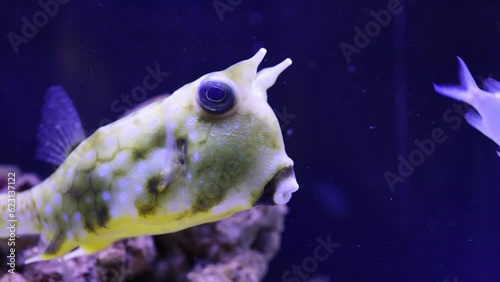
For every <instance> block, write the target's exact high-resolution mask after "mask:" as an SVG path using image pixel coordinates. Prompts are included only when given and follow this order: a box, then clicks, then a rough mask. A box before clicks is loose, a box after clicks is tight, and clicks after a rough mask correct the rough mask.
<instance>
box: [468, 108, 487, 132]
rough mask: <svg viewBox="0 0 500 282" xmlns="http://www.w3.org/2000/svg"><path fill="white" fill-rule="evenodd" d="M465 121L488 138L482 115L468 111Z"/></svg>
mask: <svg viewBox="0 0 500 282" xmlns="http://www.w3.org/2000/svg"><path fill="white" fill-rule="evenodd" d="M465 119H466V120H467V122H468V123H469V124H470V125H472V126H473V127H474V128H475V129H477V130H479V131H481V132H482V133H483V134H484V135H486V136H488V134H486V128H485V126H484V123H483V118H482V117H481V115H479V114H478V113H476V112H474V111H468V112H467V113H465Z"/></svg>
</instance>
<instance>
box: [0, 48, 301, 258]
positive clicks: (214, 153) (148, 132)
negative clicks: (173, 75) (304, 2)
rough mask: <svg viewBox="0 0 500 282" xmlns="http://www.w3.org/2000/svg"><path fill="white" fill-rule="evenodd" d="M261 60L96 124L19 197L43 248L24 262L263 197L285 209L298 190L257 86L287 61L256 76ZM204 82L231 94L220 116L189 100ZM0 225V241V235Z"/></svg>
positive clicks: (21, 213) (263, 86)
mask: <svg viewBox="0 0 500 282" xmlns="http://www.w3.org/2000/svg"><path fill="white" fill-rule="evenodd" d="M264 54H265V50H264V49H262V50H260V51H259V52H258V53H257V54H256V55H255V56H254V57H253V58H251V59H249V60H245V61H242V62H240V63H238V64H235V65H233V66H231V67H230V68H228V69H226V70H223V71H220V72H214V73H209V74H207V75H204V76H202V77H200V78H199V79H197V80H196V81H194V82H192V83H190V84H187V85H185V86H183V87H182V88H180V89H179V90H177V91H175V92H174V93H173V94H172V95H171V96H169V97H167V98H164V99H161V100H158V101H155V102H153V103H150V104H148V105H147V106H144V107H141V108H139V109H137V110H136V111H133V112H132V113H130V114H129V115H127V116H125V117H123V118H121V119H119V120H117V121H116V122H114V123H111V124H109V125H107V126H104V127H101V128H99V129H98V130H97V131H96V132H94V133H93V134H92V135H91V136H90V137H88V138H87V139H85V140H84V141H83V142H81V143H80V144H79V145H78V146H76V148H75V149H74V150H73V151H71V153H70V154H69V155H68V157H67V158H66V159H65V160H64V162H63V163H62V164H61V165H60V166H59V167H58V169H57V170H56V171H55V172H54V173H53V174H52V175H51V176H50V177H48V178H47V179H45V180H44V181H43V182H42V183H40V184H39V185H37V186H35V187H34V188H32V189H31V190H29V191H26V192H24V193H22V194H20V195H18V201H19V209H18V212H17V215H18V218H19V222H20V223H19V227H20V233H22V234H27V233H35V234H36V233H40V234H41V235H42V241H43V243H44V246H45V250H44V252H43V253H42V254H40V255H38V256H36V257H33V258H30V259H28V260H27V263H31V262H35V261H38V260H48V259H53V258H56V257H60V256H62V255H65V254H67V253H68V252H70V251H71V250H73V249H74V248H77V247H78V249H76V250H74V251H72V252H71V253H69V254H68V255H66V256H65V257H67V258H72V257H76V256H79V255H84V254H92V253H95V252H97V251H99V250H101V249H103V248H105V247H107V246H109V245H110V244H111V243H113V242H114V241H116V240H118V239H121V238H127V237H134V236H140V235H154V234H164V233H169V232H175V231H178V230H182V229H185V228H188V227H191V226H194V225H198V224H202V223H207V222H213V221H217V220H220V219H223V218H226V217H228V216H230V215H232V214H234V213H235V212H238V211H241V210H246V209H249V208H251V207H252V206H254V205H255V204H256V203H258V201H259V200H260V199H262V197H263V196H265V195H267V194H270V195H271V197H272V196H273V195H274V198H273V199H274V200H272V201H274V202H275V203H278V204H282V203H286V202H287V201H288V200H289V198H290V197H291V193H293V192H294V191H296V190H297V189H298V185H297V183H296V180H295V176H294V174H293V169H292V167H293V161H292V160H291V159H290V158H289V157H288V156H287V154H286V152H285V149H284V144H283V137H282V135H281V129H280V126H279V123H278V120H277V118H276V116H275V114H274V112H273V110H272V109H271V107H270V106H269V105H268V103H267V94H266V90H267V89H268V88H269V87H270V86H272V85H273V84H274V81H275V80H276V78H277V76H278V75H279V74H280V73H281V72H282V71H283V70H284V69H285V68H286V67H287V66H289V65H290V64H291V61H290V60H289V59H287V60H285V61H284V62H282V63H281V64H278V65H277V66H275V67H272V68H268V69H264V70H262V71H260V72H258V73H257V67H258V65H259V63H260V62H261V61H262V59H263V57H264ZM207 80H216V81H222V82H224V83H227V84H228V85H230V87H231V88H232V89H233V91H234V95H235V96H236V102H235V105H234V106H233V107H232V108H231V109H230V110H229V111H228V112H227V113H225V114H224V115H220V116H214V115H212V114H208V113H206V112H205V111H204V110H203V109H201V108H200V106H199V104H198V103H199V102H198V100H197V95H198V93H199V89H200V85H201V84H203V83H204V82H205V81H207ZM283 172H287V173H283ZM2 197H3V195H1V196H0V199H1V198H2ZM268 201H269V200H268ZM0 208H2V209H4V208H5V207H4V206H2V204H1V203H0ZM3 217H4V219H5V218H6V215H5V214H3ZM3 224H5V221H3V222H0V237H6V236H8V235H7V234H6V233H5V231H1V230H2V229H1V228H2V227H3V226H2V225H3Z"/></svg>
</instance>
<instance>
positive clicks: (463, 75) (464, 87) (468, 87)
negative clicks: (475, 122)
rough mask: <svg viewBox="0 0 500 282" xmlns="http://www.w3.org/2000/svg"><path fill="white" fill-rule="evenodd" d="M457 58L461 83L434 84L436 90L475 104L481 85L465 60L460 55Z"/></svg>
mask: <svg viewBox="0 0 500 282" xmlns="http://www.w3.org/2000/svg"><path fill="white" fill-rule="evenodd" d="M457 59H458V75H459V78H460V84H459V85H439V84H434V90H435V91H436V92H438V93H440V94H442V95H444V96H447V97H450V98H453V99H455V100H458V101H462V102H465V103H468V104H470V105H472V106H474V104H475V98H476V96H477V94H478V93H479V92H482V90H481V89H479V87H478V86H477V84H476V82H475V81H474V78H473V77H472V74H471V73H470V71H469V69H468V68H467V65H466V64H465V62H464V61H463V60H462V59H461V58H460V57H458V56H457Z"/></svg>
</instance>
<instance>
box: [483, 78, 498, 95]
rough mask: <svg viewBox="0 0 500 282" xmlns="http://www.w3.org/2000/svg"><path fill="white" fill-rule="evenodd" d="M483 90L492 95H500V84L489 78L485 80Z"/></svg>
mask: <svg viewBox="0 0 500 282" xmlns="http://www.w3.org/2000/svg"><path fill="white" fill-rule="evenodd" d="M483 88H484V90H486V91H488V92H491V93H500V82H499V81H497V80H494V79H493V78H491V77H488V78H486V79H485V80H483Z"/></svg>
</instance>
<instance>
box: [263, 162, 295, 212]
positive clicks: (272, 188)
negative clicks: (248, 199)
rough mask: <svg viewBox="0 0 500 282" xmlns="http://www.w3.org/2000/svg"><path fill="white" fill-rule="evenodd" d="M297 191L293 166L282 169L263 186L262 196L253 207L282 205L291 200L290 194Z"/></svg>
mask: <svg viewBox="0 0 500 282" xmlns="http://www.w3.org/2000/svg"><path fill="white" fill-rule="evenodd" d="M298 189H299V184H298V183H297V179H295V172H294V171H293V166H287V167H284V168H282V169H280V170H278V172H276V174H275V175H274V176H273V178H272V179H271V180H270V181H269V182H268V183H267V184H266V185H265V186H264V191H263V192H262V196H260V198H259V199H258V200H257V201H256V202H255V204H254V206H272V205H284V204H286V203H288V201H289V200H290V198H292V193H293V192H295V191H297V190H298Z"/></svg>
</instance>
